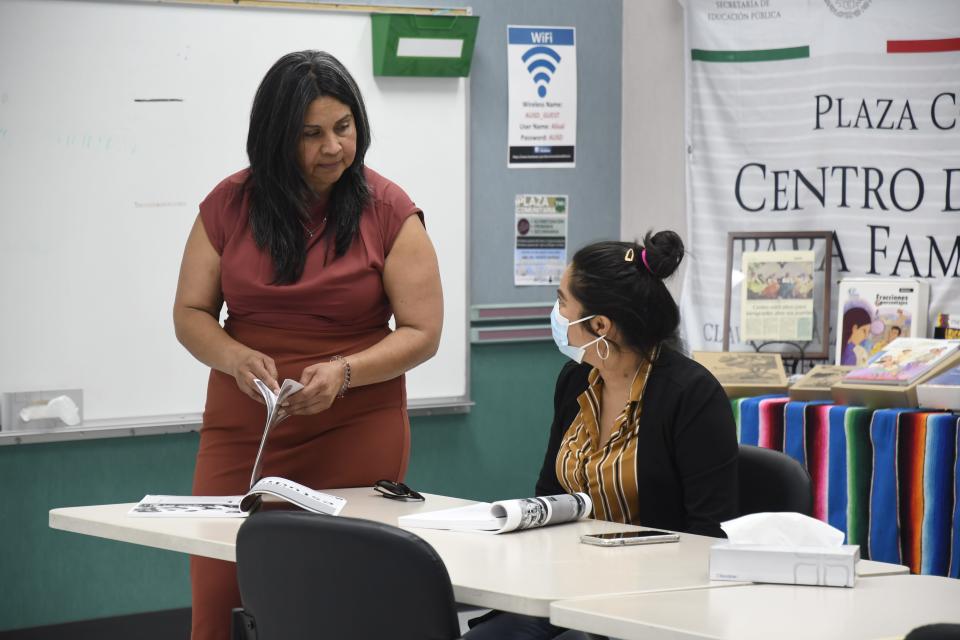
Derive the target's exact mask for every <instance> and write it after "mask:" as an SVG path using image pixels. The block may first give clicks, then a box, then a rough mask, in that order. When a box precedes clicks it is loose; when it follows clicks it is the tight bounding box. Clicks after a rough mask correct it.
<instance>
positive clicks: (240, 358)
mask: <svg viewBox="0 0 960 640" xmlns="http://www.w3.org/2000/svg"><path fill="white" fill-rule="evenodd" d="M230 375H232V376H233V377H234V378H235V379H236V381H237V386H238V387H239V388H240V391H243V392H244V393H245V394H247V395H248V396H250V397H251V398H253V399H254V400H256V401H257V402H259V403H260V404H263V403H264V402H263V396H261V395H260V391H259V390H258V389H257V386H256V385H255V384H254V383H253V380H254V379H255V378H259V379H260V380H261V381H262V382H263V383H264V384H265V385H267V386H268V387H270V388H271V389H273V391H274V393H277V392H279V391H280V385H278V384H277V365H276V364H275V363H274V361H273V358H271V357H270V356H268V355H266V354H263V353H260V352H259V351H254V350H253V349H244V350H243V351H241V352H239V353H238V354H237V356H236V358H235V360H234V363H233V366H232V367H230Z"/></svg>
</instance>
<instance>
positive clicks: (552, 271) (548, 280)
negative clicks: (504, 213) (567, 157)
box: [513, 194, 569, 287]
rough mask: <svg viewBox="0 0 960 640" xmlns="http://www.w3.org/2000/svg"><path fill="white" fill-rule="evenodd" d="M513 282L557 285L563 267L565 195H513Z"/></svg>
mask: <svg viewBox="0 0 960 640" xmlns="http://www.w3.org/2000/svg"><path fill="white" fill-rule="evenodd" d="M513 209H514V213H515V218H516V220H515V222H516V225H515V229H516V238H517V242H516V248H515V250H514V253H513V284H514V285H516V286H518V287H519V286H530V285H549V286H554V287H555V286H557V285H558V284H559V283H560V277H561V276H562V275H563V270H564V269H565V268H566V266H567V214H568V213H569V197H568V196H547V195H532V194H517V197H516V199H515V200H514V206H513Z"/></svg>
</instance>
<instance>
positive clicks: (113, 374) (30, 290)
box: [0, 0, 469, 422]
mask: <svg viewBox="0 0 960 640" xmlns="http://www.w3.org/2000/svg"><path fill="white" fill-rule="evenodd" d="M301 49H323V50H326V51H329V52H330V53H332V54H333V55H335V56H337V57H338V58H339V59H340V60H341V61H342V62H343V63H344V64H345V65H346V66H347V68H348V69H350V71H351V72H352V73H353V74H354V76H355V77H356V79H357V82H358V83H359V85H360V88H361V91H362V92H363V96H364V99H365V101H366V104H367V109H368V111H369V116H370V123H371V130H372V134H373V143H372V145H371V147H370V151H369V153H368V155H367V164H368V165H369V166H370V167H371V168H373V169H375V170H376V171H378V172H379V173H381V174H382V175H384V176H386V177H387V178H389V179H391V180H393V181H395V182H396V183H398V184H399V185H401V186H402V187H403V188H404V189H405V190H406V191H407V193H408V194H410V196H411V198H412V199H413V200H414V202H416V203H417V204H418V205H419V206H420V207H421V208H422V209H423V210H424V214H425V218H426V223H427V230H428V232H429V234H430V236H431V238H432V240H433V243H434V246H435V247H436V249H437V253H438V257H439V261H440V272H441V278H442V282H443V292H444V314H445V319H444V331H443V338H442V340H441V344H440V349H439V353H438V354H437V356H435V357H434V358H433V359H432V360H431V361H429V362H427V363H426V364H424V365H421V366H420V367H418V368H416V369H414V370H413V371H411V372H410V373H409V374H408V377H407V388H408V395H409V398H410V404H411V406H412V407H415V406H440V405H446V404H451V403H456V402H458V401H464V400H466V399H467V396H468V391H467V361H468V351H467V348H468V343H467V317H466V315H467V286H466V283H467V260H468V252H467V228H468V226H467V198H468V194H467V170H468V167H467V153H468V147H467V144H468V139H467V138H468V132H469V125H468V111H467V110H468V96H467V82H466V80H465V79H461V78H376V79H375V78H374V77H373V74H372V68H373V67H372V61H371V42H370V18H369V15H368V14H354V13H335V12H320V11H315V10H285V9H266V10H264V9H251V8H241V7H236V6H198V5H170V4H154V3H146V2H96V1H86V0H84V1H76V0H74V1H67V0H0V296H2V297H0V300H2V302H0V391H29V390H43V389H71V388H80V389H82V390H83V393H84V420H85V422H88V421H98V420H113V419H124V418H144V417H148V416H149V417H152V416H156V417H164V416H169V417H173V416H175V415H180V416H181V417H183V419H188V418H189V417H191V416H193V417H195V416H196V414H198V413H199V412H201V411H202V410H203V403H204V397H205V391H206V378H207V375H208V372H209V369H207V368H206V367H205V366H204V365H202V364H201V363H199V362H197V361H196V360H194V359H193V357H192V356H191V355H190V354H189V353H188V352H187V351H186V350H185V349H184V348H183V347H182V346H181V345H180V344H179V343H178V342H177V341H176V338H175V336H174V331H173V321H172V305H173V299H174V293H175V290H176V281H177V273H178V270H179V266H180V258H181V255H182V250H183V246H184V243H185V241H186V237H187V234H188V232H189V230H190V227H191V225H192V224H193V221H194V219H195V217H196V215H197V205H198V204H199V202H200V201H201V200H202V199H203V198H204V197H205V196H206V194H207V193H209V191H210V190H211V189H212V188H213V187H214V186H215V185H216V184H217V183H218V182H219V181H220V180H222V179H223V178H224V177H226V176H227V175H229V174H231V173H233V172H235V171H237V170H239V169H242V168H243V167H245V166H246V165H247V159H246V154H245V144H246V133H247V126H248V118H249V110H250V105H251V103H252V100H253V95H254V93H255V91H256V88H257V86H258V84H259V82H260V80H261V78H262V77H263V74H264V73H265V72H266V71H267V69H268V68H269V67H270V65H272V64H273V62H274V61H276V60H277V59H278V58H279V57H280V56H281V55H283V54H285V53H288V52H290V51H296V50H301ZM144 100H152V101H146V102H145V101H144ZM156 100H162V101H156Z"/></svg>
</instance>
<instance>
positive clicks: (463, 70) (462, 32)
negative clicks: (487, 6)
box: [370, 13, 480, 77]
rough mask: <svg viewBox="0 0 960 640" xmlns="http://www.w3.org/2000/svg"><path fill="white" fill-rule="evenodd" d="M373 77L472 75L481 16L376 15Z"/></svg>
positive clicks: (372, 17)
mask: <svg viewBox="0 0 960 640" xmlns="http://www.w3.org/2000/svg"><path fill="white" fill-rule="evenodd" d="M370 17H371V19H372V20H373V75H375V76H442V77H465V76H468V75H470V62H471V61H472V60H473V45H474V43H475V42H476V40H477V26H478V25H479V24H480V16H432V15H416V14H397V13H375V14H373V15H371V16H370Z"/></svg>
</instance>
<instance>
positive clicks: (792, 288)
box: [740, 251, 815, 341]
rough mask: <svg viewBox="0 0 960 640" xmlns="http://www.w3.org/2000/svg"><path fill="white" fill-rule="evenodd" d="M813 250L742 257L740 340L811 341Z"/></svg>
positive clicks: (754, 253) (751, 253) (752, 252)
mask: <svg viewBox="0 0 960 640" xmlns="http://www.w3.org/2000/svg"><path fill="white" fill-rule="evenodd" d="M814 259H815V258H814V252H813V251H747V252H744V254H743V277H744V280H743V286H742V289H743V294H742V297H741V301H740V339H741V340H744V341H746V340H782V341H809V340H811V339H812V338H813V321H814V312H813V288H814V280H813V269H814Z"/></svg>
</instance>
